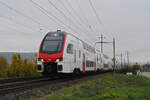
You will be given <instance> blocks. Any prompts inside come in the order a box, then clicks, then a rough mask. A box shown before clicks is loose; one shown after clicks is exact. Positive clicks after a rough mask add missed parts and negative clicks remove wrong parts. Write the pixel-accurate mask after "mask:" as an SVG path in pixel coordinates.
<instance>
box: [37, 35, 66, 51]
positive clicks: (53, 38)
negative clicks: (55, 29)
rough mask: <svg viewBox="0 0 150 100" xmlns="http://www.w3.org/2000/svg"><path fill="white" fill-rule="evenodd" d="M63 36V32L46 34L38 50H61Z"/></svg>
mask: <svg viewBox="0 0 150 100" xmlns="http://www.w3.org/2000/svg"><path fill="white" fill-rule="evenodd" d="M64 36H65V35H64V34H57V33H51V34H48V35H47V36H46V37H45V38H44V40H43V43H42V47H41V50H40V51H41V52H43V53H48V54H51V53H60V52H62V47H63V43H64Z"/></svg>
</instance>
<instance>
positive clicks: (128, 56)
mask: <svg viewBox="0 0 150 100" xmlns="http://www.w3.org/2000/svg"><path fill="white" fill-rule="evenodd" d="M127 64H128V66H129V51H127Z"/></svg>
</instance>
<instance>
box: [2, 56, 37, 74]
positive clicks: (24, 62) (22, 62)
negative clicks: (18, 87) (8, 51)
mask: <svg viewBox="0 0 150 100" xmlns="http://www.w3.org/2000/svg"><path fill="white" fill-rule="evenodd" d="M30 58H31V57H30ZM32 76H40V73H38V72H37V64H36V59H35V58H33V57H32V60H31V61H28V59H27V58H25V59H21V56H20V54H14V55H13V56H12V63H11V65H10V66H9V65H8V62H7V60H6V59H5V58H4V57H0V77H32Z"/></svg>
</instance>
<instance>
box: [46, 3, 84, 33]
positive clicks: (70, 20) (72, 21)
mask: <svg viewBox="0 0 150 100" xmlns="http://www.w3.org/2000/svg"><path fill="white" fill-rule="evenodd" d="M48 2H49V4H50V5H52V6H53V7H54V8H55V9H56V10H57V11H58V12H60V14H62V15H63V16H64V17H65V18H66V19H68V20H69V21H70V22H72V24H73V25H74V26H75V27H76V28H80V27H78V26H76V25H75V23H74V22H73V21H72V20H71V19H70V18H69V17H67V16H66V15H65V14H64V13H63V12H62V11H61V10H60V9H59V8H57V7H56V6H55V4H54V3H53V2H51V1H50V0H48ZM78 23H79V24H80V22H78ZM80 25H82V24H80ZM81 29H82V28H81ZM82 32H84V31H82Z"/></svg>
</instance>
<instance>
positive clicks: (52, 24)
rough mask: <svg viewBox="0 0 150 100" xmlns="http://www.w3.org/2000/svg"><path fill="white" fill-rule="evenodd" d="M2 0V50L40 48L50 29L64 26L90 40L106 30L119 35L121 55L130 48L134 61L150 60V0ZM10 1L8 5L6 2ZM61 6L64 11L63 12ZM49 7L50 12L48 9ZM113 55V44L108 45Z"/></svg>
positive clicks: (109, 38)
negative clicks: (98, 18)
mask: <svg viewBox="0 0 150 100" xmlns="http://www.w3.org/2000/svg"><path fill="white" fill-rule="evenodd" d="M32 1H33V2H35V3H37V4H38V5H40V7H42V9H45V10H42V11H41V10H40V9H39V7H37V6H36V5H35V4H34V3H33V2H31V0H0V51H1V52H3V51H7V52H11V51H19V52H31V51H32V52H37V51H38V48H39V45H40V42H41V40H42V38H43V37H44V35H45V34H46V33H47V32H48V31H55V30H57V29H61V30H63V31H66V32H69V33H72V34H75V35H77V36H78V37H79V38H81V39H83V40H84V41H87V42H88V43H90V44H94V42H96V41H98V38H97V37H98V36H100V35H101V34H103V35H104V36H105V41H112V37H115V38H116V49H117V55H120V53H121V52H123V54H124V55H125V51H126V50H128V51H129V52H130V59H131V61H133V62H136V61H137V62H148V61H150V39H149V38H150V0H91V1H92V4H93V6H94V8H95V9H96V11H97V13H98V16H99V17H100V20H101V22H99V21H98V20H97V18H96V15H95V13H94V12H93V9H92V7H91V5H90V2H89V0H50V1H51V2H52V3H53V4H54V5H55V6H56V7H57V9H56V8H54V7H53V6H52V5H50V3H49V2H48V0H32ZM5 4H6V5H5ZM58 9H59V10H61V12H62V13H60V11H58ZM45 11H47V12H49V13H45ZM104 52H105V53H107V54H108V55H110V56H111V53H112V46H111V44H109V45H108V44H106V45H104Z"/></svg>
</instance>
